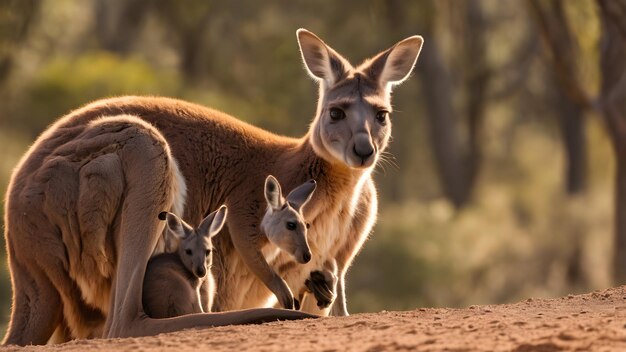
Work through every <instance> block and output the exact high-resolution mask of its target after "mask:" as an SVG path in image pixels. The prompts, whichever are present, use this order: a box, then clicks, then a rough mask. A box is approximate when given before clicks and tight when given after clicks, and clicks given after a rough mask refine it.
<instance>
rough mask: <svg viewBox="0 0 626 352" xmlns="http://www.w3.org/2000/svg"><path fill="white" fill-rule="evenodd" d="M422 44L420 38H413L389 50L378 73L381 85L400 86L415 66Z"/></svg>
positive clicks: (422, 41)
mask: <svg viewBox="0 0 626 352" xmlns="http://www.w3.org/2000/svg"><path fill="white" fill-rule="evenodd" d="M423 43H424V40H423V39H422V37H420V36H413V37H409V38H407V39H405V40H403V41H401V42H399V43H398V44H396V45H395V46H394V47H393V48H391V49H390V52H389V54H388V55H387V60H386V62H385V64H384V66H383V70H382V72H381V73H380V78H379V81H380V82H381V84H387V83H392V84H400V83H402V82H403V81H404V80H406V79H407V78H408V77H409V75H410V74H411V71H412V70H413V67H414V66H415V62H416V61H417V57H418V56H419V53H420V51H421V49H422V44H423Z"/></svg>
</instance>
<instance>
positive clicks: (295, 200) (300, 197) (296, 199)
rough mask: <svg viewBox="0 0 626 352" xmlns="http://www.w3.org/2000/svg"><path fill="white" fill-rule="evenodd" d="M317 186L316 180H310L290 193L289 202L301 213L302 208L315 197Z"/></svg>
mask: <svg viewBox="0 0 626 352" xmlns="http://www.w3.org/2000/svg"><path fill="white" fill-rule="evenodd" d="M316 187H317V184H316V182H315V181H314V180H309V181H307V182H305V183H303V184H301V185H300V186H298V187H296V188H295V189H294V190H292V191H291V192H289V195H287V202H289V203H290V204H291V205H292V206H293V207H294V209H296V211H300V209H302V207H303V206H304V205H305V204H306V203H308V201H309V200H311V197H312V196H313V192H314V191H315V188H316Z"/></svg>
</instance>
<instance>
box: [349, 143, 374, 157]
mask: <svg viewBox="0 0 626 352" xmlns="http://www.w3.org/2000/svg"><path fill="white" fill-rule="evenodd" d="M352 150H353V151H354V154H355V155H356V156H358V157H359V158H361V159H363V160H366V159H367V158H369V157H370V156H371V155H372V154H374V147H373V146H372V144H371V143H369V142H367V143H355V144H354V148H352Z"/></svg>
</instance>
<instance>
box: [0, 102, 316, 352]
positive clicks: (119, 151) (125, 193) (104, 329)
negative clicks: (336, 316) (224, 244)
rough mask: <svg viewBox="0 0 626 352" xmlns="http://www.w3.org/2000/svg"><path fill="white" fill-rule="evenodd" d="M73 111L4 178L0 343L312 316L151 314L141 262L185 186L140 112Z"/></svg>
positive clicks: (159, 241) (160, 240) (157, 244)
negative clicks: (5, 313)
mask: <svg viewBox="0 0 626 352" xmlns="http://www.w3.org/2000/svg"><path fill="white" fill-rule="evenodd" d="M80 120H81V119H74V118H73V116H72V115H69V116H68V117H65V118H63V119H61V120H59V121H58V122H57V123H56V124H54V125H53V126H51V127H50V128H49V129H48V130H47V131H46V132H44V133H43V134H42V136H40V138H39V139H38V140H37V141H36V142H35V144H34V145H33V146H32V147H31V150H30V152H29V153H27V154H26V155H25V156H24V157H23V158H22V160H21V161H20V163H19V165H18V167H17V168H16V171H15V172H14V173H13V176H12V178H11V181H10V183H9V190H8V192H7V198H6V209H7V211H6V214H5V221H6V230H5V237H6V241H7V250H8V251H7V252H8V253H7V254H8V261H9V267H10V270H11V283H12V286H13V306H12V312H11V320H10V322H9V326H8V330H7V334H6V337H5V340H4V343H5V344H17V345H26V344H43V343H46V342H47V341H48V339H50V337H51V335H52V333H53V332H54V331H55V330H57V329H58V330H63V331H64V333H61V334H59V335H62V336H63V339H69V338H89V337H102V336H104V337H120V336H142V335H154V334H157V333H160V332H167V331H176V330H181V329H185V328H192V327H203V326H204V327H209V326H216V325H227V324H243V323H254V322H263V321H268V320H276V319H279V318H280V319H294V318H303V317H310V315H306V314H303V313H300V312H293V311H284V310H269V309H257V310H248V311H238V312H229V313H221V314H192V315H187V316H184V317H178V318H173V319H168V320H159V319H150V318H148V317H147V316H146V315H145V313H144V312H143V307H142V285H143V279H144V273H145V270H146V264H147V262H148V259H149V258H150V256H151V255H152V254H153V253H155V254H156V253H159V251H162V250H164V249H165V247H167V246H166V245H165V243H166V242H168V241H167V240H166V239H164V238H165V237H164V234H163V223H162V222H161V221H159V220H158V219H157V215H158V214H159V213H160V212H161V211H162V210H164V209H172V208H174V207H175V205H176V202H177V201H179V200H177V199H176V198H177V197H176V196H177V195H180V194H181V193H184V188H185V187H184V185H181V184H178V182H179V181H180V180H177V175H176V173H177V172H178V171H177V169H178V168H177V166H176V164H175V161H174V159H173V157H172V155H171V150H170V147H169V146H168V143H167V142H166V140H165V139H164V138H163V136H162V135H161V133H160V132H159V131H158V130H157V129H155V128H154V127H153V126H151V125H150V124H148V123H147V122H145V121H143V120H141V119H139V118H137V117H133V116H130V115H124V114H118V115H114V116H111V115H109V116H107V117H104V118H101V117H99V116H92V117H91V118H90V119H88V120H82V121H80ZM55 335H56V334H55ZM57 342H60V341H58V340H57Z"/></svg>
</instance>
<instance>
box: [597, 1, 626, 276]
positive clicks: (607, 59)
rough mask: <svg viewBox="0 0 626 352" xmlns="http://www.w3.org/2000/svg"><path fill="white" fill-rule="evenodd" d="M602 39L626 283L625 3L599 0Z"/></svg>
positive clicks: (603, 100) (620, 272)
mask: <svg viewBox="0 0 626 352" xmlns="http://www.w3.org/2000/svg"><path fill="white" fill-rule="evenodd" d="M597 3H598V5H599V7H600V9H601V11H600V14H601V15H600V18H601V20H602V40H601V45H600V52H601V60H600V65H601V72H602V85H601V90H600V98H599V100H600V110H601V111H602V114H603V115H604V118H605V120H606V126H607V129H608V132H609V135H610V136H611V141H612V142H613V150H614V151H615V159H616V163H617V172H616V175H615V184H616V194H615V240H614V246H615V247H614V259H613V271H614V277H615V282H616V283H618V284H623V283H626V24H625V23H624V16H625V15H626V0H597Z"/></svg>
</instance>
